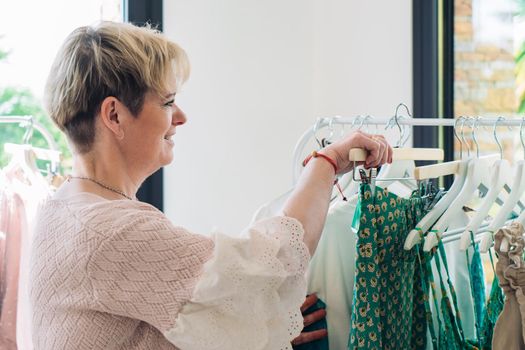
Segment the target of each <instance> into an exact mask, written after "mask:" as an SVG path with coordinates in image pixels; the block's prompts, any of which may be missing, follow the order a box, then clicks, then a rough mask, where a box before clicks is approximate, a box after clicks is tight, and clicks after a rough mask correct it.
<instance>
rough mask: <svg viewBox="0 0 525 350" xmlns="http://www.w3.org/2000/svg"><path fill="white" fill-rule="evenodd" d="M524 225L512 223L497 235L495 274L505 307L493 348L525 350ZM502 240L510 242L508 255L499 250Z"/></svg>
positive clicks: (498, 324)
mask: <svg viewBox="0 0 525 350" xmlns="http://www.w3.org/2000/svg"><path fill="white" fill-rule="evenodd" d="M523 232H524V231H523V226H522V225H521V224H520V223H516V222H515V223H512V224H511V225H510V226H508V227H505V228H502V229H500V230H499V231H498V232H497V233H496V235H495V250H496V252H497V253H498V262H497V264H496V273H497V275H498V279H499V284H500V286H501V288H502V289H503V292H504V293H505V305H504V307H503V311H502V312H501V314H500V315H499V317H498V320H497V322H496V325H495V327H494V334H493V339H492V349H494V350H510V349H512V350H522V349H525V295H524V294H523V288H525V261H524V260H523V247H524V246H525V241H524V239H523ZM503 238H505V239H507V240H508V241H509V243H510V249H509V252H502V251H501V250H500V247H501V242H502V240H503Z"/></svg>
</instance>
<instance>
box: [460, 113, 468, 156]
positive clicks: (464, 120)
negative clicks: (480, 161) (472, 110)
mask: <svg viewBox="0 0 525 350" xmlns="http://www.w3.org/2000/svg"><path fill="white" fill-rule="evenodd" d="M469 119H470V118H469V117H466V118H464V119H463V122H462V123H461V139H462V140H463V142H464V143H465V147H466V148H467V158H470V146H469V144H468V142H467V140H466V139H465V131H464V128H465V124H466V123H467V121H468V120H469Z"/></svg>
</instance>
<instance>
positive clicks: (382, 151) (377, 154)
mask: <svg viewBox="0 0 525 350" xmlns="http://www.w3.org/2000/svg"><path fill="white" fill-rule="evenodd" d="M352 148H362V149H364V150H366V151H367V152H368V156H367V158H366V161H365V162H364V165H365V168H376V167H378V166H380V165H382V164H384V163H392V147H391V146H390V145H389V144H388V142H386V140H385V137H384V136H383V135H371V134H367V133H364V132H362V131H356V132H353V133H352V134H350V135H348V136H346V137H345V138H343V139H341V140H338V141H337V142H334V143H333V144H331V145H330V146H328V147H326V148H324V149H323V150H321V151H320V153H323V154H325V155H327V156H329V157H331V158H332V159H333V160H335V162H336V164H337V169H338V171H337V173H338V174H344V173H347V172H348V171H350V170H352V166H353V162H351V161H350V160H349V159H348V153H349V152H350V149H352ZM357 164H358V165H361V164H363V162H358V163H357Z"/></svg>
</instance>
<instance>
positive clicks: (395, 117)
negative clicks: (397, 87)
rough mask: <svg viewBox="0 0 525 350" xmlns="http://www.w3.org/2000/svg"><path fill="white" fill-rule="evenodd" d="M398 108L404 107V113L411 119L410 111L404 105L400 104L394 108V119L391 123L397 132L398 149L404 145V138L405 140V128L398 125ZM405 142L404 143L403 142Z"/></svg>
mask: <svg viewBox="0 0 525 350" xmlns="http://www.w3.org/2000/svg"><path fill="white" fill-rule="evenodd" d="M400 107H405V110H406V113H407V114H408V116H409V117H412V114H410V109H409V108H408V107H407V105H406V104H404V103H402V102H401V103H400V104H398V105H397V107H396V111H395V114H394V118H393V121H394V123H395V125H396V126H397V129H398V130H399V140H398V142H397V147H400V146H401V145H403V144H404V142H403V141H404V140H403V139H404V138H405V128H403V129H402V128H401V125H400V124H399V119H400V117H401V116H400V115H399V108H400ZM389 124H390V122H389ZM405 142H406V141H405Z"/></svg>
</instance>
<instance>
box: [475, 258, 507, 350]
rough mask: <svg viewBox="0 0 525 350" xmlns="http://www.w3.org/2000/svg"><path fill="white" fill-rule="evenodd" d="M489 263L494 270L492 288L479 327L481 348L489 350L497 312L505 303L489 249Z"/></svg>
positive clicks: (498, 312) (497, 315)
mask: <svg viewBox="0 0 525 350" xmlns="http://www.w3.org/2000/svg"><path fill="white" fill-rule="evenodd" d="M489 256H490V263H491V264H492V269H493V270H494V280H493V281H492V288H491V290H490V296H489V301H488V302H487V307H486V308H485V315H483V325H482V328H481V337H482V339H483V342H482V344H481V345H482V348H483V349H487V350H490V349H492V333H493V332H494V326H495V325H496V321H497V320H498V317H499V314H500V313H501V311H502V310H503V305H504V304H505V296H504V295H503V290H501V287H500V286H499V280H498V277H497V275H496V270H495V269H494V261H493V259H492V252H491V251H490V250H489Z"/></svg>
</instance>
